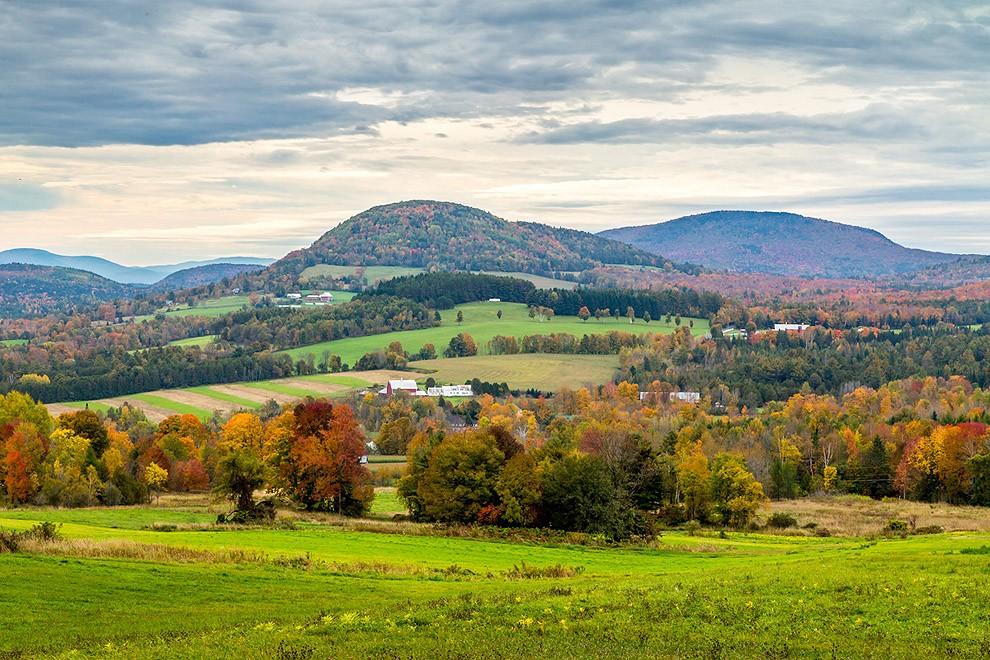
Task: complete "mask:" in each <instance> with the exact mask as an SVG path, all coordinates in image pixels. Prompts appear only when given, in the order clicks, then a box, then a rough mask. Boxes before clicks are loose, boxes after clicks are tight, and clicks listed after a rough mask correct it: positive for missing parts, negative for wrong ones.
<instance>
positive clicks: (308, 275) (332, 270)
mask: <svg viewBox="0 0 990 660" xmlns="http://www.w3.org/2000/svg"><path fill="white" fill-rule="evenodd" d="M358 269H362V270H363V274H364V278H365V279H366V280H368V284H375V283H377V282H381V281H382V280H390V279H392V278H393V277H402V276H404V275H418V274H419V273H422V272H423V269H422V268H407V267H405V266H338V265H333V264H317V265H315V266H310V267H309V268H306V269H305V270H303V272H302V273H300V274H299V281H300V282H302V283H303V284H305V283H306V282H308V281H310V280H313V279H316V278H318V277H353V276H354V275H355V274H356V273H357V271H358ZM334 295H335V296H336V292H334Z"/></svg>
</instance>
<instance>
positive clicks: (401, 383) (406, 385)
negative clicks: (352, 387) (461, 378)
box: [378, 378, 474, 397]
mask: <svg viewBox="0 0 990 660" xmlns="http://www.w3.org/2000/svg"><path fill="white" fill-rule="evenodd" d="M399 392H404V393H405V394H409V395H411V396H442V397H456V396H474V390H472V389H471V386H470V385H438V386H436V387H428V388H426V390H425V391H424V390H421V389H419V386H418V385H416V381H414V380H412V379H401V378H400V379H397V380H390V381H388V384H386V385H385V387H383V388H382V389H380V390H378V393H379V394H382V395H384V396H392V395H393V394H398V393H399Z"/></svg>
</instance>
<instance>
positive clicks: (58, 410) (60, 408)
mask: <svg viewBox="0 0 990 660" xmlns="http://www.w3.org/2000/svg"><path fill="white" fill-rule="evenodd" d="M45 407H46V408H48V414H49V415H51V416H52V417H58V416H59V415H61V414H62V413H73V412H77V411H79V410H81V408H78V407H76V406H67V405H65V404H64V403H46V404H45Z"/></svg>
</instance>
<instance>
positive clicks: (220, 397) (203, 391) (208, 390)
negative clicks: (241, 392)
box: [183, 385, 262, 410]
mask: <svg viewBox="0 0 990 660" xmlns="http://www.w3.org/2000/svg"><path fill="white" fill-rule="evenodd" d="M183 391H184V392H192V393H193V394H199V395H202V396H206V397H209V398H211V399H215V400H217V401H223V402H224V403H231V404H234V405H235V406H239V407H241V408H247V409H248V410H250V409H252V408H260V407H261V406H262V404H260V403H258V402H257V401H252V400H251V399H245V398H244V397H242V396H237V395H236V394H230V393H229V392H221V391H219V390H215V389H213V388H212V387H209V386H207V385H199V386H197V387H187V388H185V389H184V390H183Z"/></svg>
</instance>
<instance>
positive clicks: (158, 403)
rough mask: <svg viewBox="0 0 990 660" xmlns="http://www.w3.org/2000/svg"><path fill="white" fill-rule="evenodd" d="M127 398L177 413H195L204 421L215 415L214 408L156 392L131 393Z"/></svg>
mask: <svg viewBox="0 0 990 660" xmlns="http://www.w3.org/2000/svg"><path fill="white" fill-rule="evenodd" d="M127 398H128V399H132V400H134V401H138V402H144V403H148V404H151V405H153V406H155V407H157V408H162V409H163V410H168V411H171V412H173V413H175V414H176V415H195V416H196V417H199V418H200V419H202V420H204V421H205V420H207V419H210V418H211V417H213V411H212V410H207V409H206V408H200V407H198V406H191V405H189V404H187V403H182V402H181V401H175V400H174V399H169V398H168V397H164V396H158V395H156V394H129V395H128V396H127Z"/></svg>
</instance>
